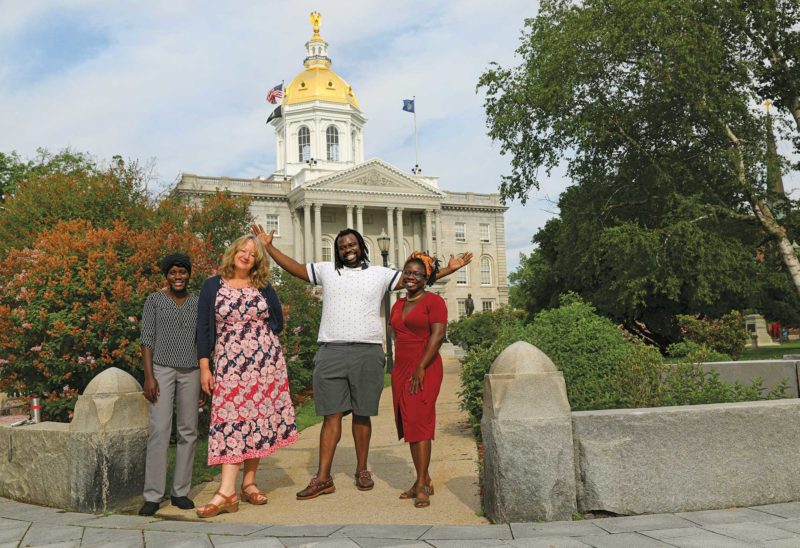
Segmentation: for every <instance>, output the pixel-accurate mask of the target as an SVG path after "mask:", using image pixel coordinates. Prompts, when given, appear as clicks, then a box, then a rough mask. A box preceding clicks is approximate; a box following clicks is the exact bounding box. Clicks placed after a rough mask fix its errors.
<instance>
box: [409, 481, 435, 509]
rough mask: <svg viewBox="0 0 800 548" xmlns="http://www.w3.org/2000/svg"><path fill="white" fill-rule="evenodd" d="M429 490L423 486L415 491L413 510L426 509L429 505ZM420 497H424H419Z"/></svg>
mask: <svg viewBox="0 0 800 548" xmlns="http://www.w3.org/2000/svg"><path fill="white" fill-rule="evenodd" d="M432 494H433V493H431V488H430V487H428V486H427V485H423V486H422V489H420V490H417V491H416V494H415V495H414V508H427V507H428V506H430V505H431V495H432ZM420 495H425V496H424V497H421V496H420Z"/></svg>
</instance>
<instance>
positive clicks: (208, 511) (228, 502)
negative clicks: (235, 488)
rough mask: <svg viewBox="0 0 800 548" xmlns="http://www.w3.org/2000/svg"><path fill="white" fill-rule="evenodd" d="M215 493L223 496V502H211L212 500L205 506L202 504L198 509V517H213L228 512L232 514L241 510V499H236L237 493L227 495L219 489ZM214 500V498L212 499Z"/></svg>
mask: <svg viewBox="0 0 800 548" xmlns="http://www.w3.org/2000/svg"><path fill="white" fill-rule="evenodd" d="M214 494H215V495H219V496H220V497H222V500H224V501H225V502H223V503H222V504H220V505H216V504H211V503H210V502H209V503H208V504H206V505H204V506H201V507H200V508H198V509H197V517H199V518H213V517H215V516H218V515H220V514H224V513H228V514H232V513H234V512H238V511H239V501H238V500H237V499H236V493H233V494H232V495H230V496H227V497H226V496H225V495H223V494H222V492H220V491H217V492H216V493H214ZM212 500H213V499H212Z"/></svg>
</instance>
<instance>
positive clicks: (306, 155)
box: [297, 126, 311, 162]
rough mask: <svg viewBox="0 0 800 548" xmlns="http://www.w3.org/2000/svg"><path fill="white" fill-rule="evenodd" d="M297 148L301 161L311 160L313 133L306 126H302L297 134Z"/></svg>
mask: <svg viewBox="0 0 800 548" xmlns="http://www.w3.org/2000/svg"><path fill="white" fill-rule="evenodd" d="M297 146H298V152H299V161H300V162H307V161H308V160H310V159H311V132H310V131H309V130H308V128H307V127H306V126H302V127H301V128H300V131H298V132H297Z"/></svg>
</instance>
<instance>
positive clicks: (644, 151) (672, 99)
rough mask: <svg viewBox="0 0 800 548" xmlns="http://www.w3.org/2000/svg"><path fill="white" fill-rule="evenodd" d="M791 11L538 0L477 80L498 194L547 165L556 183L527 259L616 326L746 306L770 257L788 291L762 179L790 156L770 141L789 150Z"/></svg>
mask: <svg viewBox="0 0 800 548" xmlns="http://www.w3.org/2000/svg"><path fill="white" fill-rule="evenodd" d="M798 20H800V0H772V1H761V2H747V1H734V2H706V1H704V0H671V1H670V2H663V1H661V0H636V1H630V0H586V1H584V2H580V3H577V2H570V1H565V0H544V1H542V3H541V8H540V12H539V15H538V16H537V17H535V18H532V19H528V20H526V21H525V31H524V33H523V37H522V44H521V46H520V48H519V50H518V54H519V56H520V57H521V60H522V63H521V64H520V65H519V66H517V67H514V68H510V69H508V68H503V67H500V66H497V65H493V66H492V67H491V68H490V69H489V70H487V71H486V72H485V73H484V74H483V75H482V76H481V79H480V82H479V88H480V89H483V90H485V92H486V102H485V107H486V112H487V124H488V127H489V134H490V136H491V137H492V138H493V139H495V140H497V141H499V142H500V144H501V147H502V148H501V150H502V151H503V152H504V153H509V154H511V156H512V163H511V165H512V171H511V174H510V175H508V176H507V177H504V179H503V182H502V185H501V192H502V194H503V196H504V197H505V198H519V199H521V200H522V201H525V199H526V198H527V196H528V194H529V192H530V191H531V189H536V188H538V186H539V181H540V178H541V177H542V176H543V175H544V174H549V173H550V170H552V169H553V168H554V167H555V166H557V165H559V164H560V163H562V162H563V163H565V164H566V169H567V174H568V176H569V178H570V179H571V181H572V185H571V187H570V188H569V189H568V190H567V192H565V193H564V194H563V195H562V196H561V198H560V201H559V207H560V211H561V219H560V220H557V221H554V222H551V223H550V224H549V226H548V227H547V228H546V229H545V230H543V231H542V232H540V234H539V235H537V237H536V238H535V239H536V240H538V243H539V244H540V249H539V250H537V252H536V255H535V256H534V257H531V258H529V259H528V262H527V266H529V267H534V266H535V270H536V271H537V272H538V273H539V275H542V276H544V277H543V278H541V279H542V280H545V281H547V282H548V283H549V284H551V285H552V286H553V287H554V288H562V289H563V288H570V289H576V290H579V291H581V292H583V293H588V295H589V297H590V298H592V299H593V300H595V301H596V304H597V305H598V306H599V307H600V308H601V309H604V310H606V311H608V312H610V313H612V314H613V315H615V316H619V317H622V318H626V319H630V320H636V319H640V318H641V316H642V314H644V313H645V311H647V310H650V311H652V310H655V309H661V310H664V311H666V312H669V313H675V312H681V311H698V310H704V309H705V310H713V309H714V308H720V306H727V305H728V304H732V303H739V304H742V303H745V304H749V303H758V302H759V301H760V300H761V299H762V296H761V295H762V293H763V292H762V293H759V292H760V291H761V289H762V288H763V287H762V283H766V282H765V280H767V279H769V280H772V283H773V285H774V281H775V280H774V277H773V276H771V273H772V271H773V270H774V267H775V265H776V261H779V263H780V264H781V265H782V267H783V269H784V271H785V272H788V273H789V275H790V277H789V279H790V280H791V282H792V284H793V285H794V289H792V292H793V293H794V295H793V298H794V299H795V300H796V299H797V295H798V292H800V264H799V263H798V259H797V255H796V254H795V251H794V249H793V248H792V245H791V240H792V238H794V237H796V235H797V230H796V223H795V222H794V221H793V215H794V213H793V211H792V207H791V206H792V202H791V201H790V200H788V199H787V198H786V197H785V196H775V192H774V188H775V187H776V185H775V184H772V185H771V187H772V192H770V191H769V189H768V181H774V180H775V177H776V176H777V177H779V175H780V170H781V169H783V170H786V169H792V168H795V169H796V168H797V166H791V165H790V163H789V162H787V161H786V160H785V159H783V158H781V157H780V156H779V155H778V152H777V149H776V147H774V146H770V145H771V144H774V140H775V139H778V140H781V139H784V140H785V142H788V143H789V144H790V145H791V146H792V147H793V148H794V151H795V152H797V151H798V150H800V129H799V128H800V103H798V97H800V65H798V62H797V61H798V53H799V52H800V34H799V32H798V27H797V21H798ZM765 99H771V101H772V109H771V112H770V114H769V115H768V114H767V112H766V111H765V109H764V108H763V106H762V105H763V102H764V100H765ZM776 170H777V171H776ZM757 249H762V250H763V251H764V257H763V260H762V261H761V262H759V260H761V258H762V257H761V254H760V253H758V254H757V251H756V250H757ZM757 259H758V260H757ZM539 298H540V299H541V296H540V297H539ZM550 298H551V297H550ZM597 301H599V302H597ZM603 301H605V302H603Z"/></svg>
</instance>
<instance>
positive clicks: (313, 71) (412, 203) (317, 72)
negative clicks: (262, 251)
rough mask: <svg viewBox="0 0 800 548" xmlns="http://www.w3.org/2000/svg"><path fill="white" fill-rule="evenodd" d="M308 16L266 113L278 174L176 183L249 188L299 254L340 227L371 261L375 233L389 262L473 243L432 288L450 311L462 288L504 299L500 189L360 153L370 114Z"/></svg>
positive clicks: (325, 246) (284, 242)
mask: <svg viewBox="0 0 800 548" xmlns="http://www.w3.org/2000/svg"><path fill="white" fill-rule="evenodd" d="M314 15H315V16H316V20H314V16H312V22H313V23H314V35H313V36H312V37H311V39H310V40H309V41H308V42H307V43H306V51H307V55H306V58H305V60H304V62H303V65H304V67H305V69H304V70H303V71H302V72H300V74H298V75H297V76H296V77H295V78H294V80H292V82H291V83H290V84H289V85H288V87H286V89H285V94H284V97H283V99H282V102H281V114H282V115H281V116H279V117H275V118H274V119H273V120H271V121H270V124H271V125H272V126H273V128H274V129H275V138H276V139H275V140H276V147H277V153H276V158H277V164H278V165H277V169H276V171H275V173H273V174H272V175H271V176H270V177H268V178H267V177H257V178H255V179H236V178H230V177H207V176H199V175H192V174H183V175H182V176H181V178H180V181H179V182H178V183H177V185H176V187H175V189H174V192H175V193H176V194H181V195H188V196H190V197H192V198H199V197H201V196H203V195H204V194H208V193H213V192H215V191H216V190H217V189H220V190H222V189H227V190H229V191H231V192H232V193H233V194H236V195H242V196H248V197H249V198H251V200H252V202H251V212H252V214H253V216H254V217H255V220H256V222H258V223H261V224H262V225H263V226H264V228H265V229H266V230H267V231H269V230H271V229H274V230H275V235H276V238H275V245H276V246H277V247H278V248H279V249H280V250H281V251H283V252H284V253H286V254H287V255H290V256H292V257H294V258H295V259H296V260H297V261H300V262H312V261H313V262H317V261H331V260H332V257H333V252H334V251H333V239H334V238H335V237H336V234H337V233H338V232H339V231H340V230H341V229H343V228H345V227H351V228H355V229H356V230H358V231H359V232H360V233H361V234H362V235H363V236H364V241H365V242H366V244H367V248H368V251H369V257H370V260H371V262H372V264H376V265H381V264H383V259H382V257H381V253H380V250H379V249H378V240H377V238H378V236H380V235H381V234H382V233H385V234H386V235H388V236H389V238H390V240H391V244H390V252H389V264H390V265H391V266H394V267H402V265H403V263H404V262H405V259H406V258H407V257H408V256H409V254H410V253H411V252H412V251H414V250H427V251H428V252H429V253H431V254H435V255H436V256H437V257H439V259H440V261H442V264H443V265H446V264H447V260H448V258H449V256H450V254H458V253H463V252H465V251H471V252H472V253H473V255H474V258H473V260H472V263H471V264H469V265H468V266H466V267H465V268H463V269H461V270H459V271H458V272H456V273H455V274H453V275H452V276H449V277H447V278H444V279H442V280H440V281H439V282H437V283H436V284H435V285H434V286H433V287H432V288H431V290H432V291H434V292H436V293H439V294H440V295H441V296H442V297H443V298H444V299H445V301H446V302H447V307H448V310H449V319H450V320H453V319H457V318H458V317H460V316H463V315H464V300H465V299H466V297H467V294H469V293H471V294H472V299H473V301H474V303H475V310H476V311H481V310H493V309H495V308H497V307H498V306H500V305H504V304H507V303H508V280H507V278H506V246H505V231H504V230H505V229H504V222H503V214H504V212H505V210H506V207H505V206H503V204H502V203H501V201H500V196H499V194H477V193H474V192H453V191H449V190H444V189H441V188H439V181H438V177H427V176H426V177H423V176H421V175H417V174H413V173H406V172H404V171H402V170H400V169H398V168H396V167H394V166H392V165H389V164H387V163H386V162H384V161H382V160H380V159H378V158H373V159H371V160H366V161H365V160H364V126H365V124H366V122H367V119H366V118H365V117H364V114H363V113H362V112H361V108H360V107H359V104H358V100H357V99H356V95H355V92H354V91H353V88H351V87H350V86H349V85H348V84H347V82H345V81H344V80H343V79H342V78H341V77H340V76H339V75H338V74H336V73H335V72H333V71H332V70H331V68H330V67H331V59H330V58H329V57H328V43H327V42H325V40H323V39H322V37H321V36H320V35H319V16H318V15H317V14H314ZM398 109H399V107H398ZM403 115H404V116H406V114H403ZM456 184H457V182H456Z"/></svg>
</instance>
